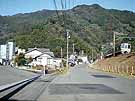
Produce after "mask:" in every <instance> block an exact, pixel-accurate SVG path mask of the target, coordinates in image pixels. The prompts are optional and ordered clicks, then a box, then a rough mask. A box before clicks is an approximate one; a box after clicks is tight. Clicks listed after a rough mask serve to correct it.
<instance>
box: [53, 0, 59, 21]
mask: <svg viewBox="0 0 135 101" xmlns="http://www.w3.org/2000/svg"><path fill="white" fill-rule="evenodd" d="M53 3H54V6H55V11H56V14H57V17H58V19H60V18H59V13H58V7H57V3H56V0H53Z"/></svg>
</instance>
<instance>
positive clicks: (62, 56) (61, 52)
mask: <svg viewBox="0 0 135 101" xmlns="http://www.w3.org/2000/svg"><path fill="white" fill-rule="evenodd" d="M60 51H61V60H62V58H63V50H62V47H61V49H60Z"/></svg>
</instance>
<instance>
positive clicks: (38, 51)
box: [25, 48, 50, 58]
mask: <svg viewBox="0 0 135 101" xmlns="http://www.w3.org/2000/svg"><path fill="white" fill-rule="evenodd" d="M46 52H50V49H46V48H28V51H27V52H26V53H25V58H30V57H31V58H35V57H37V56H39V55H41V54H43V53H46Z"/></svg>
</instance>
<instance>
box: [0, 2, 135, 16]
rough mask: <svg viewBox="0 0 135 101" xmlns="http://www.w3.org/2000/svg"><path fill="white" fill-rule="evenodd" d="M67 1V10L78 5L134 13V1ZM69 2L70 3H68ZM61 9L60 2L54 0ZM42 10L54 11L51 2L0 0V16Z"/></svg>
mask: <svg viewBox="0 0 135 101" xmlns="http://www.w3.org/2000/svg"><path fill="white" fill-rule="evenodd" d="M63 1H67V8H72V7H73V6H75V5H78V4H79V5H80V4H88V5H91V4H95V3H96V4H99V5H101V6H102V7H104V8H108V9H119V10H129V11H133V12H135V0H63ZM69 1H70V3H69ZM56 2H57V6H58V7H59V9H60V8H61V5H60V0H56ZM42 9H51V10H52V9H55V6H54V3H53V0H0V15H14V14H17V13H29V12H34V11H38V10H42Z"/></svg>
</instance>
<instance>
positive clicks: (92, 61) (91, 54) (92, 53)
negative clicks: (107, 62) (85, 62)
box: [91, 49, 93, 62]
mask: <svg viewBox="0 0 135 101" xmlns="http://www.w3.org/2000/svg"><path fill="white" fill-rule="evenodd" d="M91 58H92V62H93V49H91Z"/></svg>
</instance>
